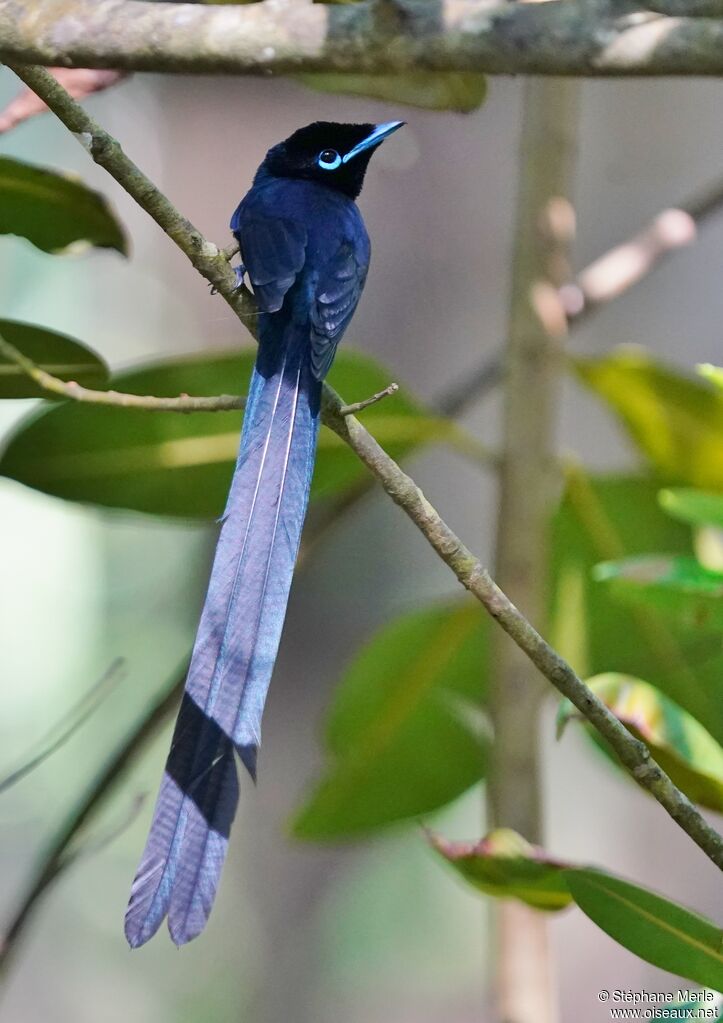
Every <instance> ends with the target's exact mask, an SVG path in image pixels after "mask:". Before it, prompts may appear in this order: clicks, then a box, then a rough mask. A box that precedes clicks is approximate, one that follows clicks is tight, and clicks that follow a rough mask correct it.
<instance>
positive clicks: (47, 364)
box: [0, 320, 108, 398]
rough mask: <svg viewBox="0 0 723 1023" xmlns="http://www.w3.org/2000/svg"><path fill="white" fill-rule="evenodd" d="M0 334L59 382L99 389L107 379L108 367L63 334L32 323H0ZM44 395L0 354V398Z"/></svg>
mask: <svg viewBox="0 0 723 1023" xmlns="http://www.w3.org/2000/svg"><path fill="white" fill-rule="evenodd" d="M0 335H1V336H2V337H4V338H5V340H6V341H9V342H10V344H11V345H14V346H15V347H16V348H17V349H18V351H20V352H22V354H23V355H25V356H27V357H28V358H29V359H31V360H32V361H33V362H34V363H35V364H36V365H37V366H39V367H40V368H41V369H44V370H45V371H46V373H52V375H53V376H56V377H60V379H61V380H75V381H76V382H77V383H79V384H82V385H83V386H84V387H102V386H103V385H104V384H105V383H106V382H107V380H108V367H107V366H106V364H105V363H104V362H103V360H102V359H101V358H100V356H99V355H96V353H95V352H92V351H91V350H90V348H86V346H85V345H82V344H81V343H80V342H79V341H74V340H73V339H72V338H69V337H66V335H65V334H58V333H57V332H56V331H54V330H46V328H45V327H36V326H34V325H33V324H31V323H17V322H16V321H14V320H0ZM47 396H48V395H47V392H46V391H44V390H43V389H42V388H41V387H39V386H38V385H37V384H36V383H35V382H34V381H33V380H31V379H30V377H29V376H27V374H25V373H23V371H22V370H21V369H20V368H19V366H17V365H16V364H15V363H14V362H11V361H10V360H9V359H6V358H5V356H4V355H3V354H2V352H0V398H45V397H47Z"/></svg>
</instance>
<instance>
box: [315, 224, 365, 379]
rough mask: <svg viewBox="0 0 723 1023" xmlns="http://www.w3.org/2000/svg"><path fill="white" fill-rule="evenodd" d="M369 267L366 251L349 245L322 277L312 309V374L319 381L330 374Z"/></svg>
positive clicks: (338, 253)
mask: <svg viewBox="0 0 723 1023" xmlns="http://www.w3.org/2000/svg"><path fill="white" fill-rule="evenodd" d="M368 265H369V258H368V254H367V252H366V247H365V246H364V247H362V246H359V245H354V244H353V243H352V242H348V241H345V242H342V244H341V245H340V246H339V248H338V249H337V251H336V253H335V254H334V256H333V257H332V259H331V260H329V262H328V263H327V264H326V266H325V267H324V270H323V271H322V273H321V274H320V275H319V279H318V282H317V285H316V289H315V296H314V303H313V305H312V307H311V371H312V373H313V374H314V376H315V377H316V379H317V380H323V379H324V377H325V376H326V374H327V373H328V372H329V368H330V366H331V364H332V362H333V359H334V354H335V352H336V346H337V345H338V344H339V342H340V341H341V338H342V336H343V334H344V331H345V330H346V328H347V326H348V324H349V320H351V318H352V316H353V315H354V310H355V309H356V307H357V303H358V301H359V297H360V296H361V293H362V289H363V287H364V282H365V281H366V276H367V268H368Z"/></svg>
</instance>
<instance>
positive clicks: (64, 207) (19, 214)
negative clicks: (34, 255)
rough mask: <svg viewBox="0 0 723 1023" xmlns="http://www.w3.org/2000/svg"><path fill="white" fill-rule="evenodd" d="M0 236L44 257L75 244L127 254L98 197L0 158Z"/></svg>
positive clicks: (66, 179)
mask: <svg viewBox="0 0 723 1023" xmlns="http://www.w3.org/2000/svg"><path fill="white" fill-rule="evenodd" d="M0 234H16V235H20V237H22V238H27V239H28V241H30V242H32V243H33V245H36V246H37V247H38V248H39V249H42V250H43V251H44V252H62V251H63V250H64V249H67V248H68V247H69V246H71V245H77V244H85V245H95V246H97V247H99V248H111V249H116V250H117V251H118V252H120V253H122V254H123V255H126V254H127V252H128V245H127V241H126V238H125V235H124V233H123V229H122V227H121V225H120V223H119V222H118V220H117V219H116V217H115V215H114V214H113V212H112V211H111V208H110V206H109V205H108V203H107V202H106V200H105V199H104V198H103V196H102V195H100V193H98V192H94V191H93V190H92V189H90V188H87V187H86V186H85V185H83V184H82V183H81V182H80V181H78V180H76V179H75V178H72V177H69V176H67V175H64V174H58V173H57V172H56V171H51V170H47V169H45V168H44V167H34V166H31V165H30V164H27V163H22V162H21V161H20V160H13V159H11V158H10V157H8V156H3V157H0Z"/></svg>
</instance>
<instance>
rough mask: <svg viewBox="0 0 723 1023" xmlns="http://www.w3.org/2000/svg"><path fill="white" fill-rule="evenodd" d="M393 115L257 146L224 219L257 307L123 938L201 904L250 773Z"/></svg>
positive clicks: (183, 938) (142, 936) (173, 931)
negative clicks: (367, 197)
mask: <svg viewBox="0 0 723 1023" xmlns="http://www.w3.org/2000/svg"><path fill="white" fill-rule="evenodd" d="M403 124H404V122H403V121H388V122H386V123H384V124H371V123H369V124H340V123H336V122H331V121H316V122H314V123H313V124H309V125H307V126H306V127H303V128H300V129H298V130H297V131H295V132H294V133H293V134H292V135H290V136H289V138H287V139H285V140H284V141H283V142H280V143H279V144H278V145H275V146H273V147H272V148H271V149H270V150H269V151H268V153H267V154H266V156H265V158H264V160H263V162H262V163H261V166H260V167H259V169H258V171H257V172H256V175H255V177H254V179H253V184H252V187H251V188H250V190H249V191H248V193H247V194H246V196H245V197H244V198H243V199H242V200H241V202H240V204H239V206H238V207H237V209H236V210H235V212H234V214H233V216H232V218H231V225H230V226H231V231H232V232H233V235H234V237H235V238H236V241H237V242H238V245H239V251H240V259H241V265H240V266H239V267H238V268H237V270H236V273H237V279H238V282H239V286H240V285H241V283H242V282H243V281H244V279H245V277H246V276H248V279H249V281H250V283H251V286H252V288H253V292H254V295H255V297H256V301H257V304H258V310H259V316H258V342H259V344H258V353H257V358H256V363H255V366H254V370H253V373H252V375H251V381H250V386H249V390H248V398H247V404H246V409H245V413H244V421H243V428H242V431H241V441H240V447H239V454H238V459H237V462H236V467H235V470H234V475H233V479H232V482H231V489H230V492H229V495H228V499H227V503H226V509H225V511H224V513H223V516H222V518H221V529H220V533H219V539H218V543H217V547H216V553H215V556H214V561H213V567H212V570H211V576H210V580H209V584H208V590H207V593H206V599H205V602H204V606H203V610H202V613H201V619H200V623H199V626H198V632H197V635H196V640H195V643H194V647H193V652H192V654H191V660H190V664H189V668H188V673H187V677H186V684H185V690H184V693H183V697H182V700H181V707H180V710H179V713H178V718H177V720H176V725H175V728H174V732H173V737H172V740H171V749H170V752H169V755H168V759H167V761H166V766H165V770H164V774H163V778H162V780H161V786H160V791H159V794H158V798H157V801H156V805H155V810H154V813H153V819H152V822H151V827H150V831H149V834H148V839H147V841H146V845H145V849H144V851H143V854H142V857H141V861H140V865H139V867H138V871H137V873H136V876H135V879H134V881H133V884H132V888H131V894H130V899H129V903H128V909H127V912H126V918H125V934H126V939H127V941H128V943H129V945H130V946H131V947H132V948H136V947H138V946H140V945H143V944H145V942H147V941H148V940H149V939H150V938H151V937H152V936H153V935H154V934H155V933H156V931H157V930H158V928H159V927H160V925H161V923H162V922H163V920H164V918H166V917H167V918H168V929H169V932H170V935H171V939H172V940H173V941H174V943H175V944H176V945H183V944H185V943H186V942H188V941H191V940H192V939H193V938H195V937H197V936H198V935H199V934H200V933H201V931H202V930H203V928H204V927H205V925H206V922H207V920H208V917H209V914H210V912H211V908H212V906H213V902H214V898H215V895H216V889H217V887H218V882H219V878H220V875H221V870H222V867H223V863H224V859H225V857H226V852H227V848H228V841H229V833H230V829H231V824H232V822H233V819H234V816H235V812H236V807H237V803H238V799H239V781H238V772H237V757H238V759H240V761H241V763H242V764H243V765H244V766H245V768H246V769H247V771H248V772H249V774H250V775H251V777H252V779H253V780H254V781H255V780H256V763H257V754H258V749H259V744H260V741H261V716H262V713H263V709H264V704H265V701H266V694H267V691H268V687H269V682H270V680H271V674H272V671H273V668H274V662H275V660H276V654H277V650H278V647H279V642H280V639H281V631H282V627H283V623H284V617H285V614H286V606H287V603H288V598H289V590H290V587H291V580H292V575H293V571H294V565H295V562H296V557H297V554H298V549H299V543H300V539H301V531H302V527H303V523H304V518H305V516H306V508H307V504H308V499H309V489H310V486H311V478H312V473H313V468H314V458H315V451H316V439H317V433H318V427H319V415H320V407H321V393H322V385H323V381H324V378H325V377H326V375H327V373H328V372H329V369H330V367H331V364H332V362H333V360H334V355H335V353H336V348H337V345H338V343H339V341H340V340H341V338H342V336H343V334H344V332H345V330H346V328H347V327H348V325H349V321H350V320H351V318H352V316H353V314H354V310H355V309H356V306H357V303H358V302H359V298H360V296H361V293H362V290H363V288H364V283H365V281H366V277H367V270H368V267H369V259H370V251H371V250H370V243H369V237H368V235H367V231H366V228H365V226H364V221H363V219H362V216H361V213H360V211H359V207H358V206H357V204H356V199H357V197H358V196H359V193H360V192H361V189H362V184H363V182H364V175H365V173H366V170H367V167H368V164H369V160H370V158H371V156H372V155H373V153H374V152H375V151H376V149H377V148H378V147H379V146H380V145H381V143H382V142H383V141H384V140H385V139H386V138H388V137H389V136H390V135H391V134H392V133H393V132H395V131H397V129H398V128H400V127H401V126H402V125H403Z"/></svg>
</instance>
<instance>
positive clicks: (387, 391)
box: [0, 334, 399, 416]
mask: <svg viewBox="0 0 723 1023" xmlns="http://www.w3.org/2000/svg"><path fill="white" fill-rule="evenodd" d="M0 354H2V355H4V356H5V358H6V359H9V360H10V361H11V362H14V363H15V365H16V366H17V367H18V368H19V369H21V370H22V371H23V373H25V374H26V376H28V377H30V379H31V380H34V381H35V383H36V384H37V385H38V386H39V387H42V389H43V390H44V391H47V392H48V393H49V394H57V395H59V396H60V397H61V398H70V399H71V400H72V401H80V402H85V403H86V404H88V405H113V406H115V407H116V408H137V409H144V410H145V411H146V412H186V413H188V412H229V411H232V410H234V409H242V408H245V407H246V398H242V397H240V396H238V395H234V394H216V395H210V396H208V397H206V396H202V397H192V396H191V395H190V394H181V395H179V396H178V397H177V398H159V397H157V396H156V395H154V394H127V393H125V392H123V391H95V390H93V389H92V388H90V387H82V386H81V385H80V384H78V383H76V381H75V380H61V379H60V377H56V376H53V374H52V373H48V372H46V370H44V369H42V368H41V367H40V366H38V365H37V363H35V362H33V360H32V359H29V358H28V357H27V355H23V353H22V352H21V351H20V350H19V349H18V348H16V347H15V345H12V344H10V342H9V341H7V340H6V339H5V338H4V337H3V336H2V334H0ZM398 390H399V384H389V385H388V386H387V387H385V388H384V389H383V390H382V391H377V393H376V394H372V395H371V397H369V398H365V399H364V400H363V401H355V402H353V404H351V405H344V407H343V408H342V409H341V415H343V416H351V415H356V413H357V412H363V411H364V409H366V408H369V406H370V405H376V404H377V402H379V401H383V400H384V399H385V398H389V397H391V395H393V394H396V393H397V391H398Z"/></svg>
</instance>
